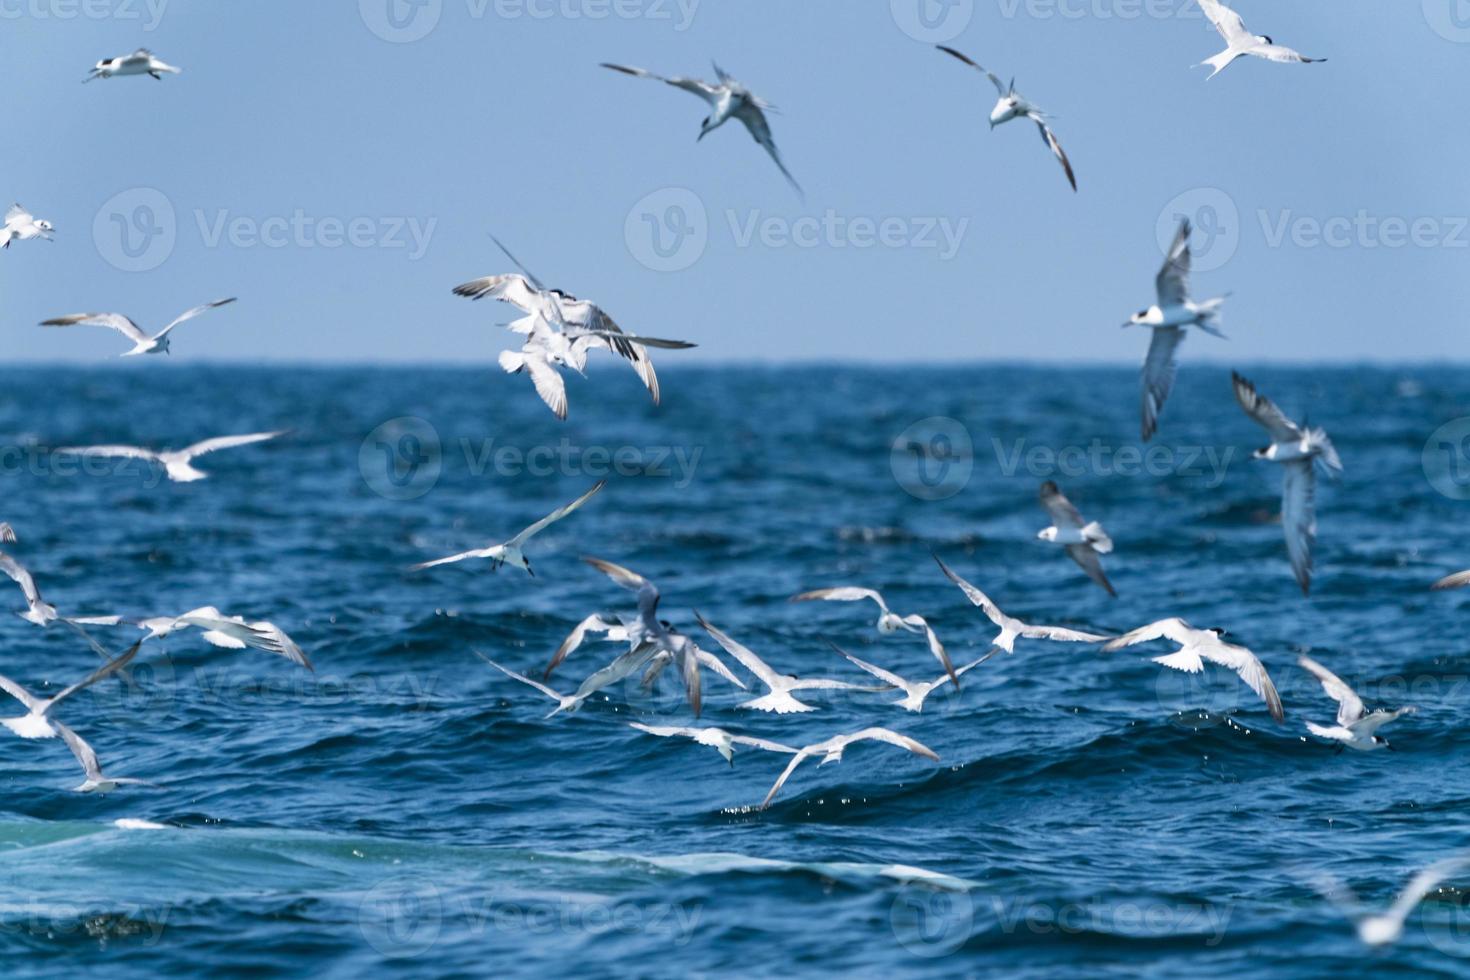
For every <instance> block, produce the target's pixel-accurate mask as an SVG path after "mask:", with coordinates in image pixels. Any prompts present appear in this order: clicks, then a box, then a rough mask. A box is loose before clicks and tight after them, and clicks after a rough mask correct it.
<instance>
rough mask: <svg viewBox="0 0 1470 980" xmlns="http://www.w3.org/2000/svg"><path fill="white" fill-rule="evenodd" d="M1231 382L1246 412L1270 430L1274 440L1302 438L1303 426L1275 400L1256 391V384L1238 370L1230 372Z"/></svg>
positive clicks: (1237, 399)
mask: <svg viewBox="0 0 1470 980" xmlns="http://www.w3.org/2000/svg"><path fill="white" fill-rule="evenodd" d="M1230 383H1231V384H1232V385H1233V386H1234V388H1235V400H1236V401H1238V402H1240V407H1241V408H1242V409H1244V410H1245V414H1247V415H1249V416H1250V417H1251V418H1252V419H1254V420H1255V422H1256V424H1257V425H1259V426H1261V428H1263V429H1265V430H1266V431H1267V432H1269V433H1270V434H1271V439H1272V440H1273V441H1275V442H1295V441H1297V440H1300V439H1301V438H1302V436H1303V433H1302V428H1301V426H1299V425H1297V424H1296V423H1295V422H1293V421H1292V420H1291V419H1289V418H1287V417H1286V413H1285V412H1283V411H1282V410H1281V409H1280V408H1278V407H1277V405H1276V403H1275V402H1273V401H1272V400H1271V399H1269V398H1267V397H1266V396H1265V395H1262V394H1261V393H1260V392H1258V391H1256V386H1255V385H1253V384H1251V383H1250V382H1249V381H1247V380H1246V379H1245V378H1243V377H1242V376H1241V375H1240V374H1239V373H1238V372H1235V371H1231V372H1230Z"/></svg>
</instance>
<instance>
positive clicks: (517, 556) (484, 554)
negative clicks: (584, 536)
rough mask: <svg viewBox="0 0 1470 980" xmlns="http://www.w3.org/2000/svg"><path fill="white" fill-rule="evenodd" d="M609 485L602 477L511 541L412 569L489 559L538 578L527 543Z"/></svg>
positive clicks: (493, 567)
mask: <svg viewBox="0 0 1470 980" xmlns="http://www.w3.org/2000/svg"><path fill="white" fill-rule="evenodd" d="M605 486H607V481H606V480H599V481H598V482H597V485H596V486H594V487H593V488H592V489H591V490H588V491H587V492H586V493H584V494H582V496H580V497H578V498H577V499H576V500H573V501H572V502H571V503H569V504H567V505H566V506H565V507H561V508H558V509H557V510H554V511H552V512H551V513H550V514H547V515H546V516H545V517H543V518H541V519H540V520H539V521H537V522H536V523H534V524H532V525H531V526H530V527H528V528H526V529H525V530H524V531H522V532H521V533H520V534H517V535H516V536H515V537H513V538H511V539H510V540H509V541H506V542H503V543H501V544H492V545H489V546H487V547H484V548H476V549H475V550H473V551H465V552H461V553H460V554H457V555H450V556H449V557H448V558H437V559H435V560H434V561H426V562H424V563H423V564H420V565H415V566H413V568H411V569H410V571H415V572H417V571H421V570H422V569H425V568H434V567H435V566H437V565H448V564H451V563H453V562H460V561H464V560H465V559H466V558H488V559H490V561H491V562H492V564H491V566H490V570H491V571H492V572H494V571H498V570H499V569H500V566H501V565H511V566H513V567H515V568H523V569H525V570H526V574H528V575H531V576H533V577H534V576H535V574H536V573H535V572H533V571H532V570H531V562H530V560H528V559H527V558H526V554H525V551H524V550H523V549H524V548H525V546H526V542H527V541H530V540H531V539H532V538H533V537H535V536H536V535H538V534H540V533H541V532H542V531H544V530H546V529H547V528H548V527H550V526H551V525H553V524H555V523H556V522H557V521H559V520H561V519H562V518H564V517H566V516H567V515H568V514H570V513H572V511H574V510H576V509H577V508H578V507H581V506H582V505H583V504H585V503H586V502H587V501H589V500H591V499H592V498H593V497H594V496H595V495H596V494H597V492H598V491H599V490H601V489H602V488H603V487H605Z"/></svg>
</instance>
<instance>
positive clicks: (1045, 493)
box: [1037, 480, 1086, 527]
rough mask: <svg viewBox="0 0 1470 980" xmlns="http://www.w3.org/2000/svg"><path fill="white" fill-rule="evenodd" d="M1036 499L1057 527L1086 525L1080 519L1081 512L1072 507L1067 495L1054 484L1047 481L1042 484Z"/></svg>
mask: <svg viewBox="0 0 1470 980" xmlns="http://www.w3.org/2000/svg"><path fill="white" fill-rule="evenodd" d="M1037 497H1038V499H1039V500H1040V501H1041V506H1042V507H1043V508H1045V510H1046V513H1047V515H1048V516H1050V517H1051V519H1052V523H1054V524H1056V526H1057V527H1081V526H1082V525H1083V524H1085V523H1086V522H1085V521H1084V520H1083V519H1082V512H1081V511H1079V510H1078V509H1077V508H1076V507H1074V506H1073V505H1072V501H1070V500H1068V499H1067V495H1066V494H1064V493H1062V488H1061V487H1059V486H1057V485H1056V483H1055V482H1053V481H1051V480H1047V481H1046V482H1045V483H1043V484H1042V485H1041V489H1040V490H1039V491H1038V492H1037Z"/></svg>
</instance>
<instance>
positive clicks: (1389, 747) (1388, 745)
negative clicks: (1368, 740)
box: [1383, 742, 1398, 752]
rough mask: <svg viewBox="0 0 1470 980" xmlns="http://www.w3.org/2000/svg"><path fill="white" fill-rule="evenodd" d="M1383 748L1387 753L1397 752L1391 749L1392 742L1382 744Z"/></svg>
mask: <svg viewBox="0 0 1470 980" xmlns="http://www.w3.org/2000/svg"><path fill="white" fill-rule="evenodd" d="M1383 747H1384V748H1385V749H1388V751H1390V752H1397V751H1398V749H1396V748H1394V747H1393V743H1392V742H1384V743H1383Z"/></svg>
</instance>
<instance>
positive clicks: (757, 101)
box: [602, 62, 805, 197]
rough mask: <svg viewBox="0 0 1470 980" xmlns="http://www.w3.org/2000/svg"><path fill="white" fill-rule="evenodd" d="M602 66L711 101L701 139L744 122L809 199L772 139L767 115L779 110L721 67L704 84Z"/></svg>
mask: <svg viewBox="0 0 1470 980" xmlns="http://www.w3.org/2000/svg"><path fill="white" fill-rule="evenodd" d="M602 67H604V68H611V69H612V70H613V71H618V72H622V73H623V74H624V75H632V76H633V77H634V78H651V79H653V80H654V81H658V82H663V83H665V84H666V85H672V86H674V88H679V89H683V90H684V91H686V92H688V93H690V94H691V95H697V96H699V97H700V98H701V99H703V100H704V101H706V102H708V103H709V105H710V110H711V111H710V114H709V115H708V116H706V117H705V119H704V122H702V123H700V126H699V139H704V138H705V137H706V136H708V135H709V134H710V133H712V132H714V131H715V130H716V129H719V128H720V127H721V126H723V125H725V123H727V122H729V121H730V120H731V119H738V120H740V122H741V123H742V124H743V125H744V126H745V128H746V130H747V131H749V133H750V135H751V136H752V137H753V138H754V139H755V141H756V142H757V143H759V144H760V145H761V146H762V147H764V148H765V151H766V152H767V153H769V154H770V155H771V159H772V160H774V161H775V162H776V166H777V167H780V168H781V173H782V175H783V176H785V178H786V180H787V182H788V183H789V184H791V186H792V188H794V189H795V190H796V193H797V194H799V195H802V196H803V197H805V192H804V191H803V190H802V189H801V185H800V184H799V183H797V182H796V178H795V177H793V176H791V171H790V170H787V169H786V164H785V162H784V161H782V159H781V154H780V152H779V151H777V149H776V141H775V140H773V139H772V138H771V124H770V122H769V121H767V119H766V113H767V112H775V111H776V107H775V106H773V105H771V104H770V103H769V102H767V101H765V100H764V99H762V98H760V97H759V96H757V95H755V94H754V93H753V92H751V91H750V89H748V88H746V87H745V86H744V85H742V84H740V83H739V82H737V81H736V80H735V79H734V78H732V77H731V76H730V74H729V73H728V72H726V71H724V70H723V69H722V68H720V66H719V65H715V66H714V67H715V77H716V78H718V79H719V82H718V83H716V84H711V83H709V82H702V81H700V80H698V79H695V78H665V77H664V76H662V75H655V74H654V73H653V72H651V71H645V70H644V69H642V68H629V67H627V66H626V65H613V64H609V63H607V62H603V63H602Z"/></svg>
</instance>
